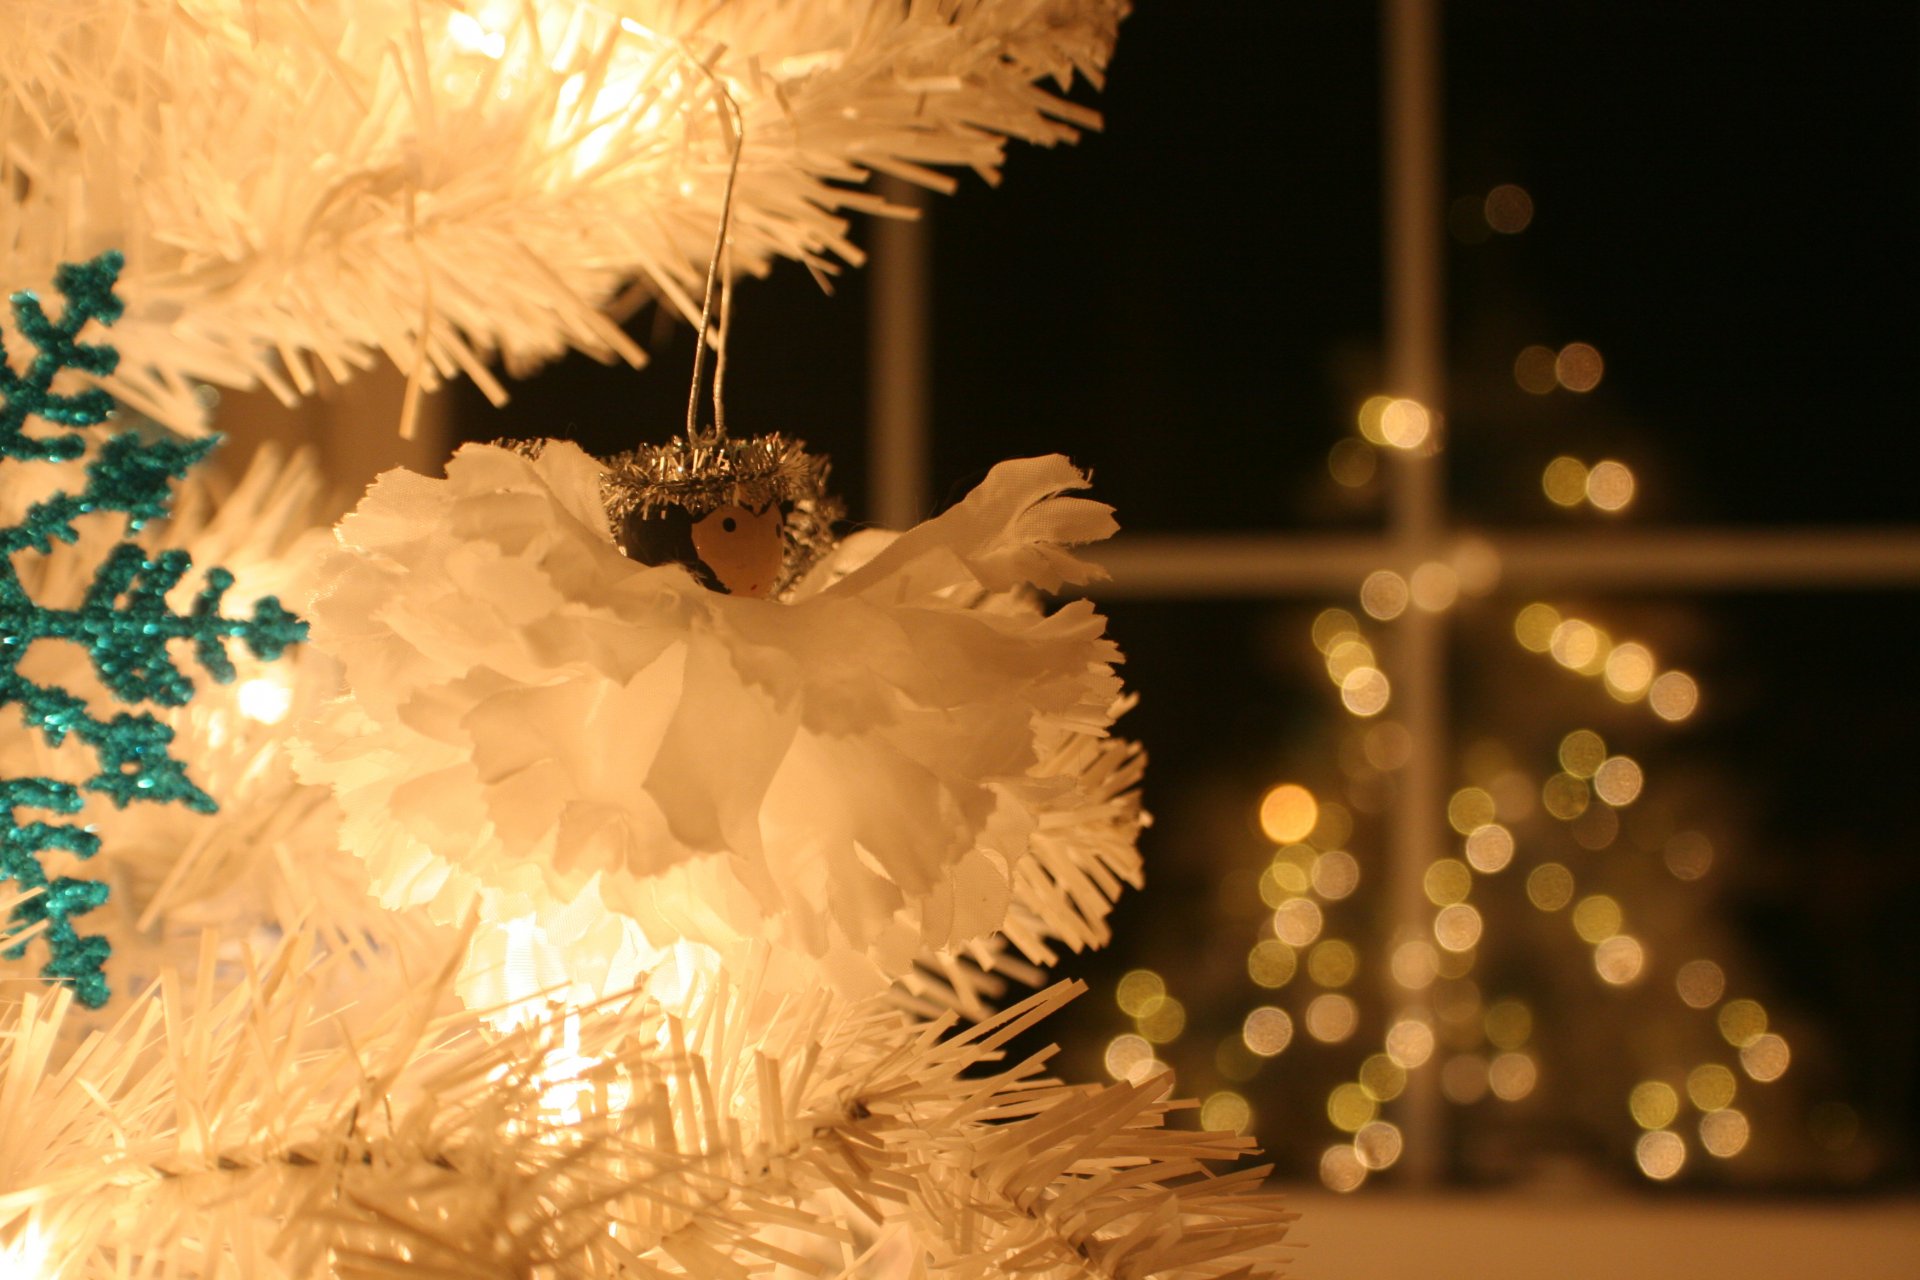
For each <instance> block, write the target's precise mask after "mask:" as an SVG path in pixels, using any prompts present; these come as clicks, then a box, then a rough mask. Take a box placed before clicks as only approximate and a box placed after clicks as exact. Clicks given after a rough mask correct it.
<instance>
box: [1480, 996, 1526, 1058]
mask: <svg viewBox="0 0 1920 1280" xmlns="http://www.w3.org/2000/svg"><path fill="white" fill-rule="evenodd" d="M1486 1029H1487V1039H1488V1040H1489V1041H1491V1042H1492V1043H1493V1046H1494V1047H1495V1048H1497V1049H1518V1048H1519V1047H1520V1046H1521V1045H1524V1044H1525V1043H1526V1042H1527V1039H1528V1037H1530V1036H1531V1035H1532V1034H1533V1010H1531V1009H1529V1008H1528V1007H1527V1004H1526V1001H1524V1000H1513V999H1508V1000H1496V1001H1494V1003H1493V1004H1491V1005H1489V1006H1488V1007H1487V1015H1486Z"/></svg>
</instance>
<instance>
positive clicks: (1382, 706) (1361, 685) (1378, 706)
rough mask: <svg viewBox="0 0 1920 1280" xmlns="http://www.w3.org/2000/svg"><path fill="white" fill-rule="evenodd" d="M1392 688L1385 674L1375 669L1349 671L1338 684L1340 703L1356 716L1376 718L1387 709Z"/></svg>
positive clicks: (1364, 668)
mask: <svg viewBox="0 0 1920 1280" xmlns="http://www.w3.org/2000/svg"><path fill="white" fill-rule="evenodd" d="M1392 696H1393V686H1392V685H1391V684H1390V683H1388V681H1387V677H1386V673H1385V672H1383V671H1381V670H1379V669H1378V668H1376V667H1360V668H1358V669H1357V670H1354V671H1349V672H1348V673H1347V675H1346V678H1345V679H1343V680H1342V681H1341V682H1340V701H1341V702H1342V703H1343V704H1345V706H1346V708H1347V710H1349V711H1351V712H1353V714H1354V715H1357V716H1377V715H1379V714H1380V713H1381V712H1382V711H1385V710H1386V709H1387V702H1388V700H1389V699H1391V698H1392Z"/></svg>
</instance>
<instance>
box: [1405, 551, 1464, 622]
mask: <svg viewBox="0 0 1920 1280" xmlns="http://www.w3.org/2000/svg"><path fill="white" fill-rule="evenodd" d="M1409 585H1410V586H1411V588H1412V592H1413V603H1414V606H1415V607H1416V608H1419V609H1424V610H1425V611H1426V612H1428V613H1442V612H1444V611H1446V610H1448V609H1451V608H1453V603H1454V601H1456V600H1458V599H1459V598H1460V574H1459V573H1458V572H1457V571H1455V569H1454V567H1453V566H1452V565H1450V564H1447V563H1445V562H1443V561H1440V560H1429V561H1427V562H1426V563H1425V564H1423V565H1421V566H1419V567H1418V568H1416V569H1415V570H1414V571H1413V577H1412V578H1411V579H1410V582H1409Z"/></svg>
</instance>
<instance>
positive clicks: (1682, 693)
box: [1647, 671, 1700, 720]
mask: <svg viewBox="0 0 1920 1280" xmlns="http://www.w3.org/2000/svg"><path fill="white" fill-rule="evenodd" d="M1647 703H1648V705H1650V706H1651V707H1652V708H1653V714H1655V715H1657V716H1659V717H1660V718H1661V719H1662V720H1685V719H1686V718H1687V717H1688V716H1690V715H1692V714H1693V712H1694V708H1696V707H1698V706H1699V705H1700V686H1699V685H1698V684H1696V683H1695V682H1694V679H1693V677H1692V676H1690V675H1688V674H1687V673H1686V672H1684V671H1666V672H1662V673H1661V674H1660V675H1659V676H1657V677H1655V679H1654V682H1653V684H1652V685H1651V686H1649V688H1648V689H1647Z"/></svg>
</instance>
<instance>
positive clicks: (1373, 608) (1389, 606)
mask: <svg viewBox="0 0 1920 1280" xmlns="http://www.w3.org/2000/svg"><path fill="white" fill-rule="evenodd" d="M1410 596H1411V593H1410V592H1409V590H1408V588H1407V580H1406V579H1405V578H1403V577H1401V576H1400V575H1399V574H1397V573H1395V572H1394V571H1393V570H1391V569H1375V570H1374V571H1373V572H1372V573H1370V574H1368V575H1367V576H1366V579H1365V580H1364V581H1362V582H1361V584H1360V607H1361V608H1362V609H1363V610H1365V611H1366V614H1367V616H1368V617H1370V618H1378V619H1379V620H1380V621H1382V622H1390V621H1392V620H1393V619H1395V618H1397V617H1399V616H1400V615H1401V614H1403V613H1405V612H1406V611H1407V601H1408V599H1409V598H1410Z"/></svg>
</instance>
